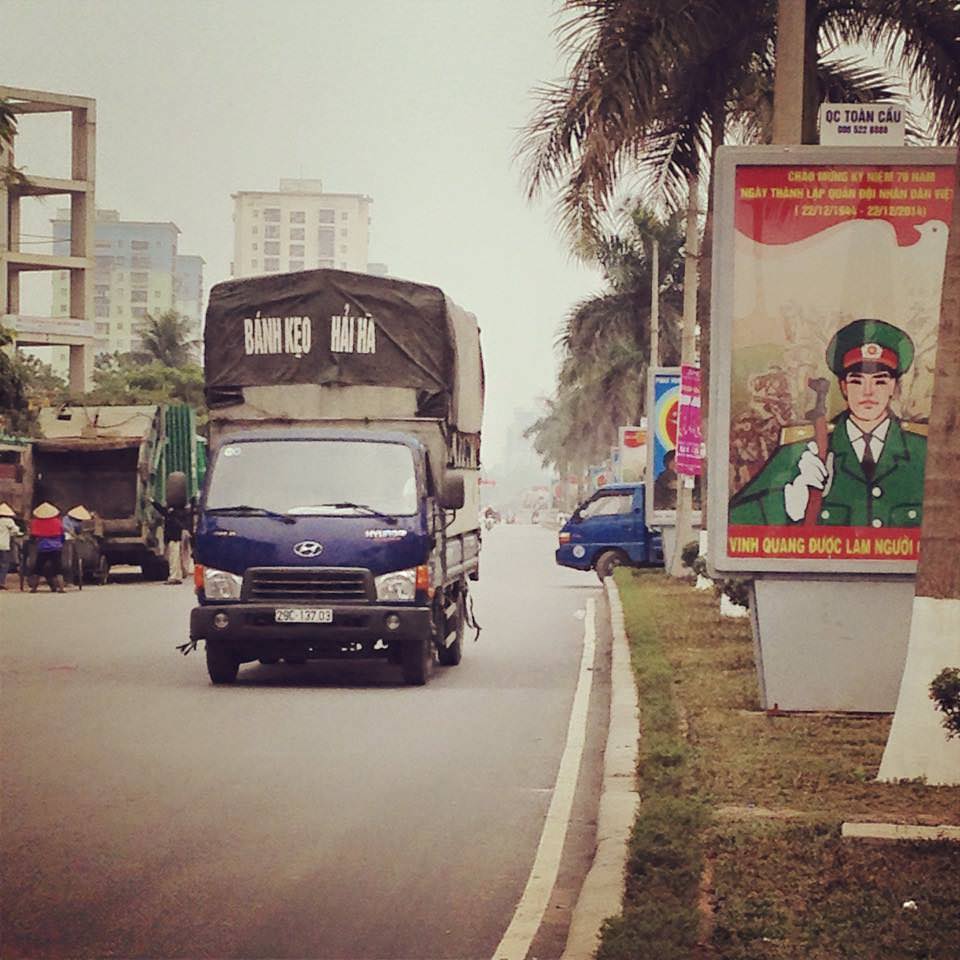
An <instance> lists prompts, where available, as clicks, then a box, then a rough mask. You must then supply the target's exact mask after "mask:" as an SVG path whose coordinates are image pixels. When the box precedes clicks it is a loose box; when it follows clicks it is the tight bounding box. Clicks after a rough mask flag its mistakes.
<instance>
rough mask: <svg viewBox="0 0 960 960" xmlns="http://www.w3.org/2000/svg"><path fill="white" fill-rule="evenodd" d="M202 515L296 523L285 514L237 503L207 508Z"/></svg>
mask: <svg viewBox="0 0 960 960" xmlns="http://www.w3.org/2000/svg"><path fill="white" fill-rule="evenodd" d="M204 513H209V514H211V515H212V516H218V515H219V516H225V517H226V516H234V517H270V519H271V520H279V521H280V522H281V523H296V522H297V521H296V520H295V519H294V518H293V517H289V516H287V515H286V514H285V513H277V512H276V510H268V509H267V508H266V507H251V506H249V505H248V504H246V503H238V504H235V505H234V506H232V507H208V508H207V509H206V510H205V511H204Z"/></svg>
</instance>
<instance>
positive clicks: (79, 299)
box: [0, 86, 97, 394]
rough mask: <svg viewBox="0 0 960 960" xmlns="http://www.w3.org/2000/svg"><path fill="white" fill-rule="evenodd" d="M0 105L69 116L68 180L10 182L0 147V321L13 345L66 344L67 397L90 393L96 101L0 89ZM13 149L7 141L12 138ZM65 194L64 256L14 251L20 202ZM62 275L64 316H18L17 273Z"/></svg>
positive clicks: (7, 154) (9, 164)
mask: <svg viewBox="0 0 960 960" xmlns="http://www.w3.org/2000/svg"><path fill="white" fill-rule="evenodd" d="M0 100H4V101H5V102H6V104H7V106H8V107H9V108H10V109H11V110H12V111H13V113H14V114H15V115H17V114H38V113H64V112H66V113H70V115H71V148H70V153H71V156H70V178H69V179H67V178H61V177H43V176H32V175H31V176H29V177H24V176H17V175H16V174H15V168H14V152H15V151H14V149H12V148H11V149H4V148H3V146H2V145H0V320H2V321H3V323H4V324H5V325H8V326H11V327H12V328H13V329H14V331H15V332H16V342H17V345H18V346H51V345H52V346H57V345H63V346H69V348H70V391H71V393H77V394H78V393H82V392H84V391H86V390H88V389H90V387H91V385H92V379H93V347H92V343H93V332H94V319H93V270H94V264H95V260H94V251H95V237H94V229H95V215H96V207H95V197H94V184H95V179H96V177H95V173H96V129H97V126H96V123H97V121H96V101H95V100H93V99H91V98H89V97H77V96H71V95H67V94H60V93H49V92H47V91H42V90H26V89H23V88H20V87H6V86H0ZM14 145H15V140H14ZM57 195H59V196H66V197H68V198H69V201H70V222H71V235H70V252H69V254H68V255H56V254H46V253H31V252H27V251H24V250H22V249H21V225H20V201H21V200H22V199H23V198H24V197H40V196H57ZM53 270H68V271H69V272H70V315H69V317H65V318H64V317H24V316H21V314H20V275H21V274H22V273H25V272H27V271H53Z"/></svg>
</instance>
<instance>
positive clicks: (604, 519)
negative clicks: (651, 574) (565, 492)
mask: <svg viewBox="0 0 960 960" xmlns="http://www.w3.org/2000/svg"><path fill="white" fill-rule="evenodd" d="M645 510H646V507H645V503H644V486H643V484H642V483H611V484H608V485H606V486H603V487H600V489H599V490H597V492H596V493H594V494H593V496H592V497H590V498H589V499H588V500H585V501H584V502H583V503H581V504H580V506H578V507H577V509H576V510H574V512H573V513H572V514H571V516H570V519H569V520H567V522H566V523H565V524H564V525H563V526H562V527H561V528H560V533H559V545H558V547H557V553H556V559H557V563H558V564H560V565H561V566H564V567H572V568H573V569H574V570H595V571H596V573H597V576H598V577H599V578H600V579H601V580H604V579H605V578H607V577H609V576H610V574H611V573H613V571H614V569H616V568H617V567H619V566H634V567H645V566H662V565H663V538H662V537H661V535H660V531H658V530H652V529H651V528H650V527H648V526H647V524H646V517H645Z"/></svg>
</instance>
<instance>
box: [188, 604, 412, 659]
mask: <svg viewBox="0 0 960 960" xmlns="http://www.w3.org/2000/svg"><path fill="white" fill-rule="evenodd" d="M278 609H283V608H282V607H281V606H280V605H278V604H273V603H230V604H227V603H224V604H204V605H203V606H198V607H194V608H193V610H191V611H190V639H191V640H206V641H207V642H208V643H217V644H221V645H223V646H225V647H229V649H230V650H231V651H232V653H233V655H234V656H236V658H237V659H238V660H240V661H248V660H257V659H260V658H264V657H279V658H283V657H303V658H306V659H308V660H334V659H343V658H367V657H390V656H391V655H392V656H394V657H396V655H397V653H398V651H399V650H400V649H401V648H402V646H403V645H404V644H406V643H408V642H410V643H413V642H418V641H422V640H423V638H424V636H425V635H426V636H429V635H430V631H431V617H430V610H429V609H428V608H427V607H411V606H402V605H400V604H392V605H387V604H384V605H380V604H378V605H377V606H372V605H370V604H349V605H347V604H340V605H336V606H333V607H330V608H326V609H332V612H333V620H332V622H331V623H278V622H277V620H276V612H277V610H278ZM307 609H309V608H307Z"/></svg>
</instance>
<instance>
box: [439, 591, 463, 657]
mask: <svg viewBox="0 0 960 960" xmlns="http://www.w3.org/2000/svg"><path fill="white" fill-rule="evenodd" d="M456 603H457V609H456V610H455V611H454V613H453V616H452V617H451V618H450V620H447V619H446V617H443V614H441V617H443V622H444V635H443V636H442V637H441V638H440V646H439V647H437V659H438V660H439V661H440V663H441V664H442V665H443V666H445V667H455V666H456V665H457V664H458V663H459V662H460V661H461V660H462V659H463V633H464V626H465V621H466V617H467V605H466V601H465V600H464V597H463V594H462V593H457V601H456ZM451 628H452V629H453V630H454V631H456V636H455V637H454V639H453V643H451V644H450V646H449V647H445V646H444V645H443V642H444V640H446V635H447V634H448V633H450V630H451Z"/></svg>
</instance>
